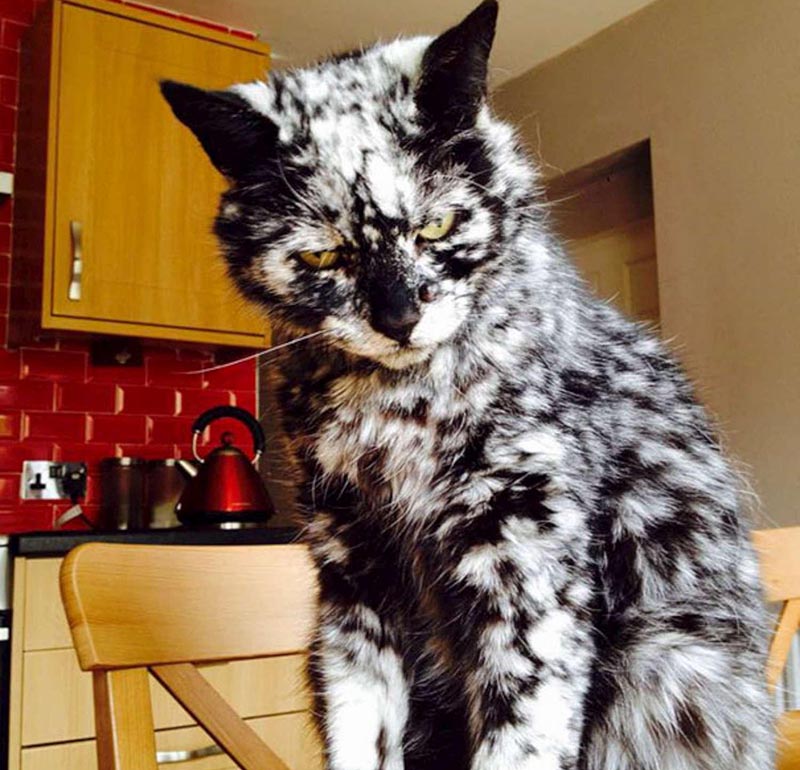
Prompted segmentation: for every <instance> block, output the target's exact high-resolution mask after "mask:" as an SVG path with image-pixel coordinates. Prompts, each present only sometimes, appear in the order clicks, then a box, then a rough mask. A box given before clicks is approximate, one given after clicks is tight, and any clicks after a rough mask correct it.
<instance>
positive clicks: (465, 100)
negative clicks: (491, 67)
mask: <svg viewBox="0 0 800 770" xmlns="http://www.w3.org/2000/svg"><path fill="white" fill-rule="evenodd" d="M496 23H497V0H484V2H483V3H481V4H480V5H479V6H478V7H477V8H476V9H475V10H474V11H472V13H470V14H469V16H467V17H466V18H465V19H464V20H463V21H462V22H461V23H460V24H457V25H456V26H455V27H451V28H450V29H448V30H447V31H446V32H444V33H443V34H441V35H439V37H437V38H436V39H435V40H434V41H433V42H432V43H431V44H430V46H428V49H427V50H426V51H425V55H424V57H423V59H422V71H421V74H420V80H419V85H418V86H417V94H416V101H417V108H418V109H419V111H420V113H421V114H422V116H423V118H424V119H425V120H426V121H428V122H430V123H431V124H433V125H434V126H436V127H438V128H441V129H445V130H447V131H458V130H462V129H465V128H470V127H471V126H473V125H474V123H475V119H476V117H477V115H478V110H479V109H480V106H481V102H482V101H483V99H484V97H485V96H486V72H487V66H488V62H489V52H490V51H491V49H492V42H493V40H494V30H495V25H496Z"/></svg>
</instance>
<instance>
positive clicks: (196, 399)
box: [178, 390, 236, 417]
mask: <svg viewBox="0 0 800 770" xmlns="http://www.w3.org/2000/svg"><path fill="white" fill-rule="evenodd" d="M178 403H179V405H180V414H182V415H187V416H189V417H197V415H199V414H201V413H202V412H205V411H206V410H207V409H212V408H213V407H215V406H223V405H225V406H236V395H235V394H234V392H233V391H231V390H181V391H178Z"/></svg>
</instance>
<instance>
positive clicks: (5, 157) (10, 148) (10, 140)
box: [0, 133, 14, 222]
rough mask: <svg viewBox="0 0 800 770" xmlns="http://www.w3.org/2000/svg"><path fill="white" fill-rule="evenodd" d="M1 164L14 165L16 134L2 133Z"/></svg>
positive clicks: (0, 144)
mask: <svg viewBox="0 0 800 770" xmlns="http://www.w3.org/2000/svg"><path fill="white" fill-rule="evenodd" d="M0 163H2V164H3V165H8V164H10V163H11V164H13V163H14V134H9V133H0ZM6 221H7V222H10V221H11V220H10V219H7V220H6Z"/></svg>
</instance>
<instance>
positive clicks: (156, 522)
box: [145, 458, 186, 529]
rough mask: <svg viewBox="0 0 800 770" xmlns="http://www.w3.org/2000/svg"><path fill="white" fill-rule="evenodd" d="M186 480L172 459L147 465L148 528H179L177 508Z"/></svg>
mask: <svg viewBox="0 0 800 770" xmlns="http://www.w3.org/2000/svg"><path fill="white" fill-rule="evenodd" d="M184 486H186V479H185V478H184V476H183V474H182V473H181V471H180V470H179V469H178V462H177V460H174V459H172V458H167V459H166V460H151V461H150V462H149V463H147V503H146V505H145V519H146V526H149V527H152V528H153V529H168V528H170V527H179V526H180V522H179V521H178V517H177V516H176V514H175V506H176V505H177V503H178V500H179V499H180V496H181V493H182V492H183V488H184Z"/></svg>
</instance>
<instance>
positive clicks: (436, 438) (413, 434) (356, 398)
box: [314, 374, 459, 517]
mask: <svg viewBox="0 0 800 770" xmlns="http://www.w3.org/2000/svg"><path fill="white" fill-rule="evenodd" d="M326 400H327V402H328V410H327V417H326V419H324V420H323V421H322V424H321V425H320V427H319V430H318V433H317V437H316V439H315V441H314V452H315V455H316V459H317V461H318V463H319V464H320V466H321V468H322V470H323V472H324V473H325V474H326V475H327V476H329V477H337V476H339V477H342V476H343V477H345V478H346V479H347V480H348V481H349V482H350V483H351V484H353V485H354V486H356V487H357V488H358V489H359V491H360V493H361V495H362V497H363V498H364V500H365V502H367V503H368V505H370V507H383V506H390V507H392V508H393V509H394V511H395V512H396V513H399V514H401V515H404V516H412V517H413V516H414V515H415V513H416V512H417V511H418V510H420V511H421V510H430V508H431V507H432V506H437V505H439V504H440V501H439V497H440V495H439V490H438V489H437V480H439V479H441V478H442V471H443V463H444V462H445V456H446V450H445V447H444V446H443V445H442V432H443V431H442V425H443V424H444V423H446V422H447V421H448V420H452V419H457V415H458V414H459V407H458V405H457V404H454V403H447V399H445V398H443V397H442V396H440V395H437V394H436V393H435V392H433V388H432V387H431V384H430V383H427V382H412V383H402V384H392V383H387V382H383V381H381V380H380V378H379V377H378V376H375V375H373V376H363V375H358V374H350V375H344V376H342V377H340V378H338V379H337V380H336V381H334V382H333V383H331V384H330V386H329V388H328V392H327V394H326Z"/></svg>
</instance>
